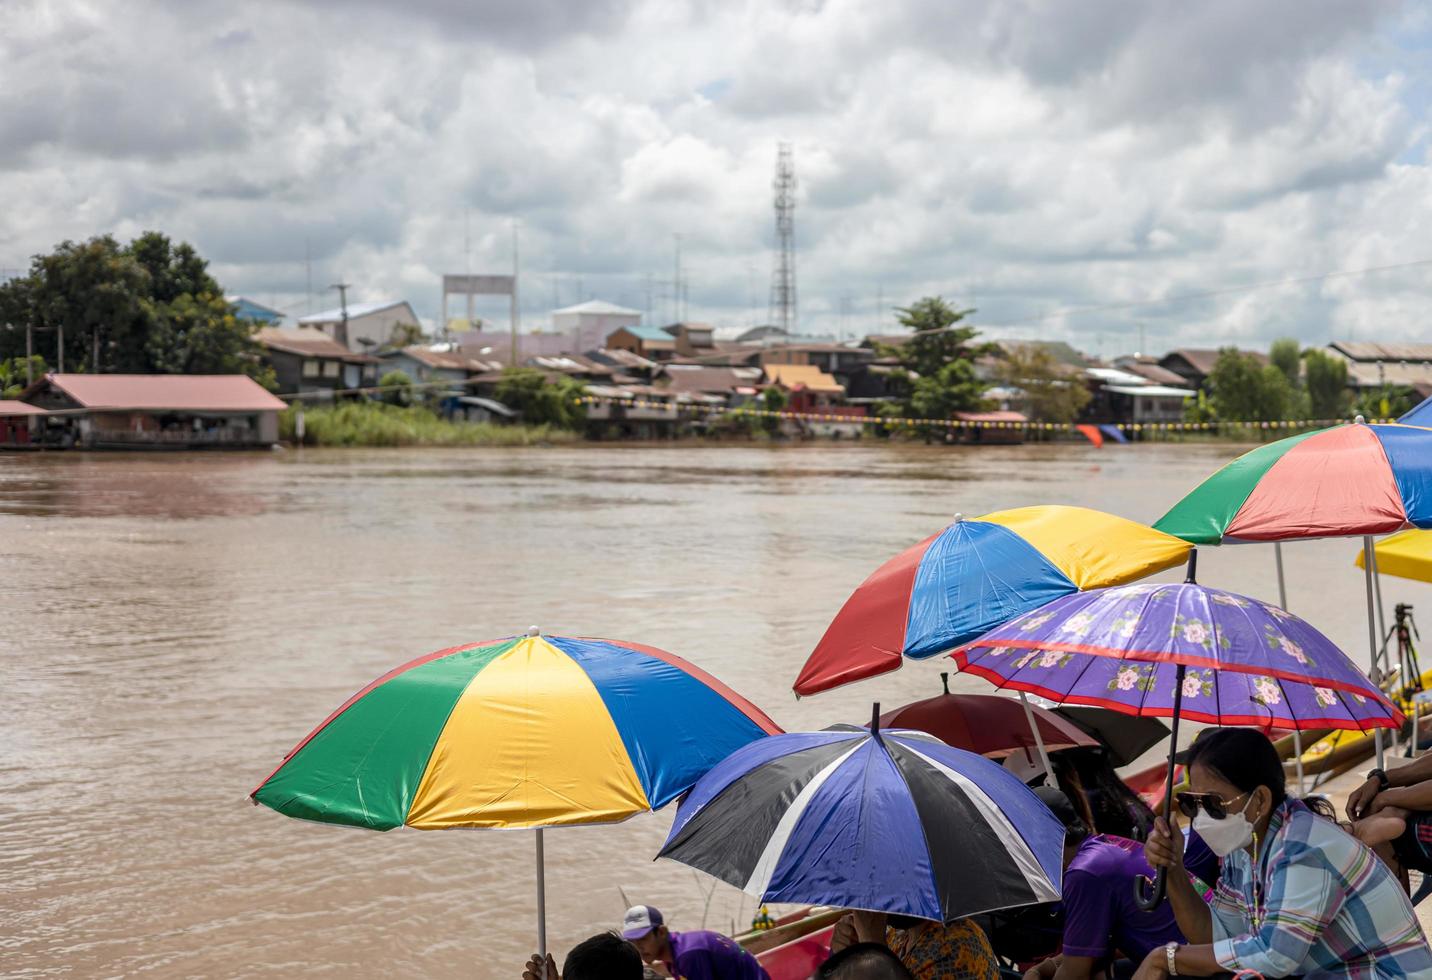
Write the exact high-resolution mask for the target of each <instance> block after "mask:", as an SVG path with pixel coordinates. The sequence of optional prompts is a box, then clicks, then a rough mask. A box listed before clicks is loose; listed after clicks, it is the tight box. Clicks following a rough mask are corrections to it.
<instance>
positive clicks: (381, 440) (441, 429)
mask: <svg viewBox="0 0 1432 980" xmlns="http://www.w3.org/2000/svg"><path fill="white" fill-rule="evenodd" d="M296 415H297V407H296V406H290V407H289V408H288V410H287V411H285V412H283V413H282V414H281V415H280V416H279V435H280V437H281V438H282V439H283V440H284V441H285V442H299V440H298V439H297V438H295V431H294V430H295V424H296ZM303 428H304V435H303V440H302V444H303V445H305V446H543V445H555V444H557V443H567V442H575V441H576V440H577V439H578V438H579V437H578V435H577V433H575V432H571V431H569V430H567V429H557V428H553V427H552V426H549V425H488V424H486V423H481V422H449V421H447V420H446V419H443V418H441V417H440V416H438V415H437V414H436V413H434V412H432V411H431V410H429V409H426V408H423V407H421V406H417V405H414V406H410V407H403V406H399V405H385V404H382V403H379V402H350V403H348V404H344V405H318V406H314V405H308V406H304V408H303Z"/></svg>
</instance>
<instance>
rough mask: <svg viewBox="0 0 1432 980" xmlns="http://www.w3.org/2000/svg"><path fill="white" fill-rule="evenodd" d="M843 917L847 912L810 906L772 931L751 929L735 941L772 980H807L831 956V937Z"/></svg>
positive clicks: (782, 918)
mask: <svg viewBox="0 0 1432 980" xmlns="http://www.w3.org/2000/svg"><path fill="white" fill-rule="evenodd" d="M844 914H845V910H844V909H832V908H826V907H825V906H819V905H817V906H811V907H808V908H803V909H798V910H797V911H795V912H791V913H789V914H788V915H784V916H782V917H780V918H778V919H777V920H776V924H775V925H774V926H772V927H771V928H769V929H759V930H758V929H752V930H751V931H749V932H744V933H741V934H740V935H739V936H736V937H735V939H736V942H738V943H740V944H741V945H742V946H743V947H745V949H746V951H747V952H749V953H751V954H752V955H753V956H755V957H756V961H757V962H758V963H760V964H761V966H763V967H765V970H766V972H767V973H768V974H770V976H771V980H807V978H808V977H810V975H811V974H812V973H814V972H815V968H816V967H817V966H819V965H820V964H821V963H823V962H825V959H826V957H828V956H829V955H830V937H831V933H832V932H834V930H835V922H836V920H837V919H839V918H840V917H841V916H842V915H844Z"/></svg>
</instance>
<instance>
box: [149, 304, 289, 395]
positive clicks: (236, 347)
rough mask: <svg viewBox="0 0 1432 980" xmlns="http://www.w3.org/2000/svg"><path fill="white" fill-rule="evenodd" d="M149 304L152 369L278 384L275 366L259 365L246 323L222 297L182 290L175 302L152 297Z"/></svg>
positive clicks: (268, 385) (163, 371) (150, 367)
mask: <svg viewBox="0 0 1432 980" xmlns="http://www.w3.org/2000/svg"><path fill="white" fill-rule="evenodd" d="M145 305H146V307H147V308H148V309H149V311H150V325H149V333H148V336H147V337H146V338H145V350H146V353H147V354H148V367H149V370H150V372H152V373H158V374H247V375H249V376H250V377H252V378H253V379H254V380H255V381H257V382H259V383H260V384H262V385H263V386H264V387H266V388H268V389H269V390H273V389H274V388H276V387H277V386H278V383H277V381H276V380H275V378H274V373H273V369H272V368H270V367H267V366H266V365H262V364H259V363H258V357H257V352H256V351H255V349H254V342H253V338H252V331H251V329H250V327H249V326H248V324H247V321H243V320H239V319H238V318H237V317H235V316H234V314H233V310H232V308H231V307H230V306H229V304H228V303H227V302H226V301H225V300H224V298H223V297H222V296H217V295H215V294H213V293H199V294H198V295H197V296H195V295H192V294H190V293H181V294H179V296H177V297H175V298H174V299H173V300H171V301H170V302H167V303H159V302H155V301H153V300H147V301H146V302H145Z"/></svg>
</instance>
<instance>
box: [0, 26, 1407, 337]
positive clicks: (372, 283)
mask: <svg viewBox="0 0 1432 980" xmlns="http://www.w3.org/2000/svg"><path fill="white" fill-rule="evenodd" d="M1415 16H1416V14H1415V12H1411V13H1403V12H1401V11H1400V9H1399V8H1398V7H1396V6H1395V5H1393V4H1391V3H1388V2H1383V0H1377V2H1373V3H1367V4H1344V3H1335V2H1329V0H1316V2H1294V0H1271V2H1270V3H1269V4H1266V5H1260V7H1259V8H1258V10H1257V12H1256V14H1254V13H1252V12H1250V11H1249V9H1248V8H1247V5H1246V4H1244V3H1239V2H1235V0H1208V2H1206V3H1201V4H1193V5H1190V4H1183V3H1175V2H1174V0H1152V2H1150V3H1148V4H1127V3H1122V2H1117V3H1116V2H1113V0H1090V2H1088V3H1080V4H1066V3H1060V2H1055V0H1005V2H1001V3H996V4H987V3H983V2H976V0H898V2H895V0H892V2H891V3H887V4H878V5H877V4H869V3H864V2H861V0H827V2H823V3H805V2H792V3H778V4H770V3H762V2H760V0H746V2H740V3H732V4H715V3H704V2H703V3H685V4H683V3H680V2H669V0H598V2H592V3H581V4H573V3H567V2H562V0H539V2H534V3H528V4H521V5H518V4H508V3H502V2H498V0H481V2H477V3H470V2H458V0H415V2H412V3H409V4H406V5H404V6H403V7H401V8H395V7H393V6H392V5H390V4H385V3H379V2H378V0H359V2H357V3H343V4H339V3H337V2H334V0H309V2H300V0H265V2H257V3H253V4H244V5H237V6H236V5H232V4H220V3H218V2H216V0H193V2H190V3H185V4H177V3H166V4H159V3H150V4H146V5H142V6H138V7H135V8H133V9H126V10H119V9H114V8H112V7H111V8H107V7H105V6H103V5H98V6H96V5H85V4H80V3H78V2H65V0H55V2H49V3H40V2H38V0H30V2H26V0H21V3H20V4H19V10H18V12H17V13H16V14H15V15H14V16H12V17H11V19H10V21H9V22H8V24H7V26H8V27H9V28H10V29H9V30H7V32H6V33H5V34H3V35H0V85H3V86H4V88H5V91H6V92H7V98H6V99H5V100H0V179H3V180H4V182H5V186H6V188H7V192H8V193H7V199H9V200H12V201H14V202H15V203H14V205H13V206H12V207H11V208H10V209H9V210H8V211H7V213H6V219H5V220H4V221H3V222H0V267H14V266H18V265H23V264H24V262H25V260H26V257H27V256H28V255H30V254H32V253H34V252H38V251H43V250H46V249H48V248H50V247H51V246H53V244H54V243H55V242H57V241H59V240H61V239H63V238H76V237H84V236H87V235H89V234H94V233H100V232H115V233H117V234H133V233H136V232H138V231H140V230H143V229H145V228H151V227H156V228H161V229H163V230H167V231H170V232H171V233H173V234H175V235H177V236H180V237H185V238H188V239H190V240H192V241H194V242H195V243H196V244H197V245H199V246H200V248H201V249H202V250H203V251H204V253H205V254H206V255H208V256H209V257H210V258H211V259H212V260H213V263H214V268H215V270H216V271H217V272H219V273H220V274H221V275H222V277H223V281H224V282H225V284H226V286H227V287H228V288H229V289H230V290H231V291H237V292H245V291H247V292H252V293H254V294H255V295H258V296H262V297H266V298H267V299H268V300H269V301H271V302H277V303H279V305H287V306H290V307H292V308H295V309H299V308H301V307H302V306H303V305H304V304H306V303H307V296H306V291H307V286H306V283H307V279H308V273H307V271H306V269H305V266H304V258H305V254H307V255H308V257H309V260H310V262H311V263H312V266H313V278H314V280H315V281H316V282H318V283H320V284H322V283H327V282H330V281H332V280H333V278H336V277H337V276H340V275H341V276H343V277H344V278H345V279H346V280H347V281H350V282H353V283H355V284H356V286H355V292H356V293H357V296H356V297H355V298H357V299H372V298H380V297H386V296H406V297H407V298H409V299H411V300H412V301H413V302H414V304H415V306H416V307H417V308H418V310H419V312H420V313H423V314H425V315H432V314H433V313H435V307H436V293H437V289H436V282H437V277H438V276H439V275H440V274H441V273H443V272H450V271H458V270H460V269H461V268H463V267H465V264H466V263H468V261H469V260H468V258H467V255H466V252H467V249H465V247H464V239H465V238H466V237H468V236H467V233H466V229H469V228H470V229H471V234H470V238H471V247H470V251H471V264H472V265H473V267H474V268H478V269H491V270H494V271H499V270H505V269H507V268H508V267H509V266H510V263H511V235H510V227H511V220H512V219H513V218H519V219H520V220H521V237H522V252H523V266H524V273H525V275H524V282H527V283H528V285H527V286H525V287H524V316H525V318H526V319H527V320H528V321H529V322H533V321H540V317H541V314H542V312H543V311H544V310H545V309H546V308H547V307H548V306H550V305H551V304H552V303H553V302H563V303H567V302H573V301H575V300H577V299H582V298H587V297H588V296H592V295H600V296H604V297H606V298H608V299H612V300H614V301H617V302H624V303H627V304H629V305H636V306H642V307H644V306H645V305H646V303H647V299H646V296H647V293H648V290H650V292H651V293H652V294H653V299H652V300H651V304H652V306H653V307H654V308H655V309H656V310H657V311H664V310H666V309H668V308H669V300H663V299H662V298H661V297H662V295H663V294H664V293H665V294H669V288H670V287H669V286H668V285H665V284H664V283H665V281H666V280H669V279H670V277H671V266H672V252H673V234H675V233H680V234H681V235H682V236H683V238H682V249H683V254H684V261H683V264H684V267H685V271H686V275H687V277H688V279H689V282H690V288H691V300H692V310H691V313H692V315H693V316H697V317H702V318H707V319H711V320H714V321H716V322H727V323H744V322H749V321H751V320H753V319H756V318H758V317H763V316H764V310H765V299H766V291H767V282H768V276H769V272H770V265H771V261H770V259H771V256H770V245H771V240H772V223H773V217H772V210H771V201H770V194H771V192H770V180H771V172H772V166H773V162H774V153H775V144H776V142H777V141H778V140H790V141H792V142H793V143H794V144H795V147H796V165H797V170H798V173H799V176H800V181H801V191H800V198H799V200H800V204H799V207H798V211H797V240H798V244H799V248H800V255H799V264H800V286H801V294H802V309H803V311H804V313H805V316H804V318H803V323H804V325H805V327H806V329H809V330H822V329H834V328H835V327H836V326H837V325H839V324H840V323H842V322H844V323H845V324H846V325H847V326H848V327H850V328H852V329H854V328H855V326H856V325H857V324H858V325H860V326H861V327H862V328H868V327H869V326H871V325H872V324H871V323H870V322H869V318H870V316H872V315H873V314H867V313H860V314H859V315H858V316H857V317H850V318H845V319H844V320H842V318H841V316H840V312H839V311H840V310H841V309H842V308H843V307H849V308H853V309H854V310H856V311H861V310H864V311H871V310H873V309H874V307H875V305H876V296H877V293H880V294H883V297H884V305H886V306H893V305H895V304H896V303H901V302H908V301H909V300H911V299H913V298H915V297H916V296H918V295H920V294H922V293H926V292H942V293H946V294H948V295H949V296H951V297H952V298H953V299H955V300H956V301H958V302H961V303H967V304H972V305H978V306H979V307H980V308H981V317H982V318H983V319H985V320H986V321H987V322H989V323H991V324H1002V323H1006V322H1008V323H1010V324H1012V325H1011V326H1008V327H1005V326H1001V327H999V331H1000V332H1002V333H1006V334H1008V333H1014V334H1020V333H1022V335H1029V334H1031V333H1042V334H1046V335H1049V336H1062V337H1067V338H1070V339H1073V340H1075V341H1076V342H1081V343H1084V344H1085V345H1086V346H1089V347H1093V346H1095V344H1096V343H1097V342H1098V341H1099V339H1100V338H1103V340H1104V342H1105V345H1106V347H1110V350H1109V351H1108V352H1110V353H1114V352H1117V349H1118V348H1117V346H1113V345H1117V344H1120V343H1125V342H1127V339H1128V338H1129V337H1130V336H1136V334H1137V328H1138V326H1139V325H1143V327H1144V328H1145V330H1146V331H1148V333H1149V335H1150V336H1151V337H1158V338H1162V339H1163V340H1164V341H1165V342H1168V343H1172V342H1174V341H1176V340H1178V339H1180V338H1184V339H1187V340H1194V339H1197V340H1207V339H1208V338H1214V337H1225V338H1228V339H1254V340H1266V339H1268V338H1270V337H1272V336H1275V335H1277V334H1278V333H1288V332H1291V333H1297V334H1300V335H1302V336H1304V337H1306V338H1309V339H1310V340H1324V339H1327V337H1328V336H1331V335H1332V334H1333V333H1334V332H1337V331H1353V330H1355V331H1358V332H1359V333H1360V335H1362V336H1368V335H1370V331H1372V330H1374V329H1376V330H1379V331H1381V332H1382V333H1383V334H1384V335H1387V336H1407V335H1409V334H1412V333H1415V332H1416V331H1417V330H1418V329H1419V326H1418V325H1419V324H1420V323H1421V322H1425V319H1426V318H1427V316H1428V315H1429V314H1432V309H1428V306H1429V305H1432V304H1429V303H1428V301H1427V300H1425V299H1424V294H1425V292H1426V291H1425V289H1422V288H1421V287H1420V279H1418V278H1417V277H1415V276H1403V277H1398V276H1383V277H1372V278H1369V279H1366V280H1340V281H1337V282H1336V283H1334V284H1330V285H1329V286H1328V287H1327V288H1322V287H1298V288H1292V289H1278V290H1265V291H1258V292H1256V293H1250V294H1247V295H1238V296H1234V297H1229V298H1224V299H1216V300H1200V301H1180V302H1176V303H1167V304H1162V305H1149V306H1141V307H1138V308H1136V309H1131V310H1126V311H1120V310H1113V311H1108V312H1105V313H1100V314H1097V315H1075V316H1063V317H1054V318H1047V317H1046V315H1047V314H1049V313H1050V312H1051V311H1057V310H1061V309H1066V308H1069V307H1083V306H1091V305H1103V304H1107V303H1115V302H1132V301H1136V300H1140V299H1145V298H1149V297H1158V296H1179V295H1184V294H1187V293H1190V292H1199V291H1203V290H1207V289H1210V288H1217V287H1220V286H1225V285H1229V284H1237V283H1243V282H1259V281H1263V280H1270V279H1277V278H1281V277H1284V276H1287V275H1299V274H1309V273H1316V272H1320V271H1327V270H1331V269H1339V268H1356V267H1362V266H1372V265H1379V264H1386V263H1391V262H1397V261H1406V260H1407V259H1408V258H1409V257H1422V254H1423V252H1422V251H1420V250H1421V249H1423V248H1424V246H1423V245H1422V243H1421V242H1420V241H1419V240H1418V237H1417V235H1416V228H1417V227H1418V226H1419V225H1420V224H1422V223H1425V222H1419V221H1417V220H1416V216H1418V215H1421V214H1422V213H1423V212H1424V211H1425V209H1426V208H1427V204H1426V203H1425V202H1426V201H1428V200H1432V166H1429V162H1428V160H1427V159H1426V158H1425V151H1424V149H1423V147H1424V140H1425V127H1424V125H1423V124H1422V123H1421V122H1420V117H1421V115H1422V112H1421V110H1420V108H1419V107H1417V106H1414V105H1409V104H1408V99H1409V98H1413V97H1414V95H1413V94H1414V93H1417V92H1424V91H1425V90H1426V85H1425V80H1420V79H1416V78H1412V79H1408V78H1406V77H1405V75H1406V73H1407V72H1408V71H1411V70H1415V69H1416V68H1417V66H1419V65H1420V62H1418V61H1417V60H1416V59H1415V58H1412V57H1410V56H1409V55H1408V53H1407V50H1404V49H1410V48H1411V47H1412V44H1411V42H1408V43H1406V44H1405V43H1404V39H1403V36H1402V35H1403V32H1405V31H1409V30H1414V29H1416V24H1415V23H1414V22H1413V20H1412V18H1414V17H1415ZM1409 25H1410V26H1409ZM753 270H754V277H753V275H752V272H753ZM753 279H754V282H753ZM579 281H580V283H581V287H580V289H579V287H578V282H579ZM649 283H650V285H648V284H649ZM554 287H555V288H554ZM320 301H321V300H320ZM992 329H993V328H992ZM1110 338H1114V339H1110Z"/></svg>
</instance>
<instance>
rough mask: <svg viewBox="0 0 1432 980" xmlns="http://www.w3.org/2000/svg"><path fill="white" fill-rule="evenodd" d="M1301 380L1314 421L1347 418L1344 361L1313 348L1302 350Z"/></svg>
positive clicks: (1345, 365)
mask: <svg viewBox="0 0 1432 980" xmlns="http://www.w3.org/2000/svg"><path fill="white" fill-rule="evenodd" d="M1303 377H1304V379H1305V384H1306V387H1307V392H1308V411H1309V413H1310V414H1311V415H1312V417H1313V418H1315V419H1342V418H1347V415H1348V409H1349V407H1350V406H1351V404H1352V394H1351V393H1350V392H1349V391H1348V390H1347V362H1346V361H1344V360H1343V359H1342V358H1340V357H1334V356H1332V355H1331V354H1328V353H1326V352H1324V351H1321V350H1317V349H1316V348H1309V349H1308V350H1305V351H1303Z"/></svg>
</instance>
